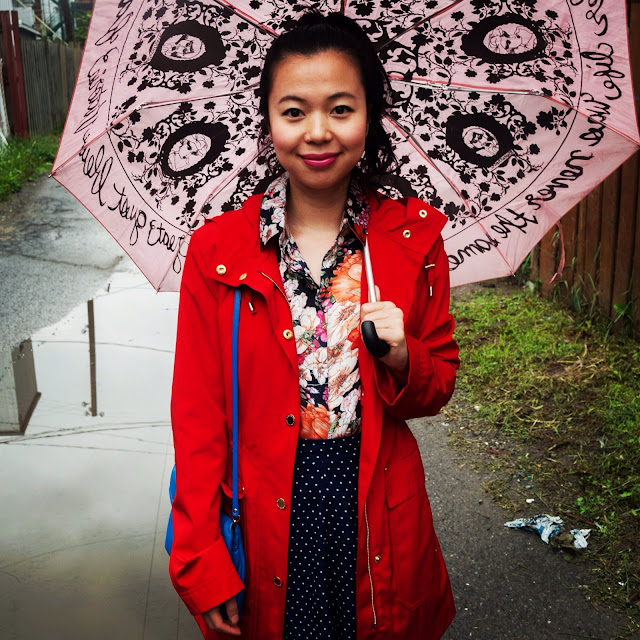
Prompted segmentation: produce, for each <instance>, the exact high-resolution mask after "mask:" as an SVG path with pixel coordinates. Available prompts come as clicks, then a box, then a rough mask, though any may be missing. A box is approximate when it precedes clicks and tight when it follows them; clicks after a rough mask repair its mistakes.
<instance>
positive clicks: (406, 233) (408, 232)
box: [402, 229, 411, 238]
mask: <svg viewBox="0 0 640 640" xmlns="http://www.w3.org/2000/svg"><path fill="white" fill-rule="evenodd" d="M402 235H403V236H404V237H405V238H410V237H411V231H409V229H405V230H404V231H403V232H402Z"/></svg>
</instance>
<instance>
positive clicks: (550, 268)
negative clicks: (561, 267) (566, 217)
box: [540, 226, 557, 296]
mask: <svg viewBox="0 0 640 640" xmlns="http://www.w3.org/2000/svg"><path fill="white" fill-rule="evenodd" d="M556 233H557V229H556V227H555V226H554V227H552V228H551V229H549V231H548V232H547V233H546V234H545V236H544V237H543V238H542V240H541V241H540V291H541V292H542V295H545V296H548V295H551V292H552V291H553V285H552V284H551V279H552V278H553V276H554V275H555V272H556V240H555V236H556Z"/></svg>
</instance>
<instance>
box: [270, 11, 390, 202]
mask: <svg viewBox="0 0 640 640" xmlns="http://www.w3.org/2000/svg"><path fill="white" fill-rule="evenodd" d="M325 51H336V52H338V53H344V54H345V55H348V56H349V57H350V58H351V59H352V60H353V61H354V62H355V63H356V65H357V67H358V69H359V71H360V77H361V79H362V84H363V87H364V91H365V99H366V103H367V117H368V119H369V131H368V133H367V137H366V140H365V145H364V155H363V157H362V159H361V160H360V162H359V163H358V166H357V167H356V168H355V169H354V171H355V173H356V176H357V178H358V180H359V182H360V185H361V186H362V187H363V188H364V189H365V190H371V191H374V190H375V189H376V188H377V187H378V186H379V185H380V183H381V179H382V178H383V177H384V176H387V175H388V174H389V173H391V171H392V170H393V169H395V168H396V166H397V163H396V158H395V154H394V151H393V144H392V143H391V138H390V137H389V134H388V133H387V132H386V131H385V129H384V127H383V126H382V118H383V116H384V115H385V114H386V113H387V112H388V109H389V107H390V96H391V86H390V83H389V78H388V76H387V73H386V71H385V70H384V67H383V66H382V63H381V62H380V59H379V58H378V55H377V54H376V51H375V49H374V48H373V44H372V43H371V40H369V38H368V36H367V35H366V34H365V32H364V31H363V30H362V29H361V28H360V26H359V25H358V24H357V23H356V22H355V21H354V20H352V19H351V18H347V17H346V16H344V15H342V14H341V13H330V14H329V15H327V16H324V15H322V14H321V13H318V12H317V11H310V12H308V13H305V14H304V15H302V16H301V17H300V18H299V19H298V20H297V21H296V22H294V23H293V25H292V28H290V29H289V30H288V31H285V32H284V33H282V34H281V35H280V36H279V37H278V38H277V39H276V40H274V42H273V43H272V45H271V47H270V48H269V51H268V52H267V55H266V57H265V61H264V65H263V67H262V74H261V76H260V85H259V87H258V98H259V100H260V104H259V109H260V114H261V116H262V122H261V123H260V135H259V147H260V153H261V155H262V156H263V157H264V158H265V160H266V162H267V166H268V169H269V172H270V173H271V174H272V175H278V174H280V173H282V171H283V169H282V167H281V166H280V163H279V162H278V159H277V158H276V155H275V152H274V150H273V145H272V144H271V141H270V137H269V106H268V102H269V94H270V92H271V86H272V83H273V76H274V73H275V69H276V67H277V66H278V64H279V63H280V62H282V60H284V59H285V58H286V57H288V56H290V55H302V56H312V55H315V54H317V53H322V52H325Z"/></svg>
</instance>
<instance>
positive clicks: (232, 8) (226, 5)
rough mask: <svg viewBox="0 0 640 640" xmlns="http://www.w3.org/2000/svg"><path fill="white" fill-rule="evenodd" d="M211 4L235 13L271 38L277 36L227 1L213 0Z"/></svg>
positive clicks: (276, 33)
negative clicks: (213, 3)
mask: <svg viewBox="0 0 640 640" xmlns="http://www.w3.org/2000/svg"><path fill="white" fill-rule="evenodd" d="M213 2H215V3H216V4H218V5H220V6H221V7H224V8H225V9H229V10H230V11H233V13H235V14H236V15H237V16H240V17H241V18H244V19H245V20H246V21H247V22H249V23H251V24H252V25H253V26H254V27H257V28H258V29H260V30H261V31H264V32H265V33H268V34H269V35H271V36H275V37H277V36H278V32H277V31H274V30H273V29H272V28H271V27H268V26H267V25H266V24H262V23H261V22H259V21H258V20H257V18H254V17H253V16H251V15H250V14H248V13H245V12H244V11H242V10H240V9H238V8H237V7H235V6H234V5H233V4H231V2H228V1H227V0H213Z"/></svg>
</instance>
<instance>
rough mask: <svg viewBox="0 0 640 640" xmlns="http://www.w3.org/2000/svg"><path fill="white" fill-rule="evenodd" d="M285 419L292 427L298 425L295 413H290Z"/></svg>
mask: <svg viewBox="0 0 640 640" xmlns="http://www.w3.org/2000/svg"><path fill="white" fill-rule="evenodd" d="M285 419H286V421H287V424H288V425H289V426H290V427H293V425H294V424H295V423H296V417H295V416H294V415H293V413H290V414H289V415H288V416H287V417H286V418H285Z"/></svg>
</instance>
